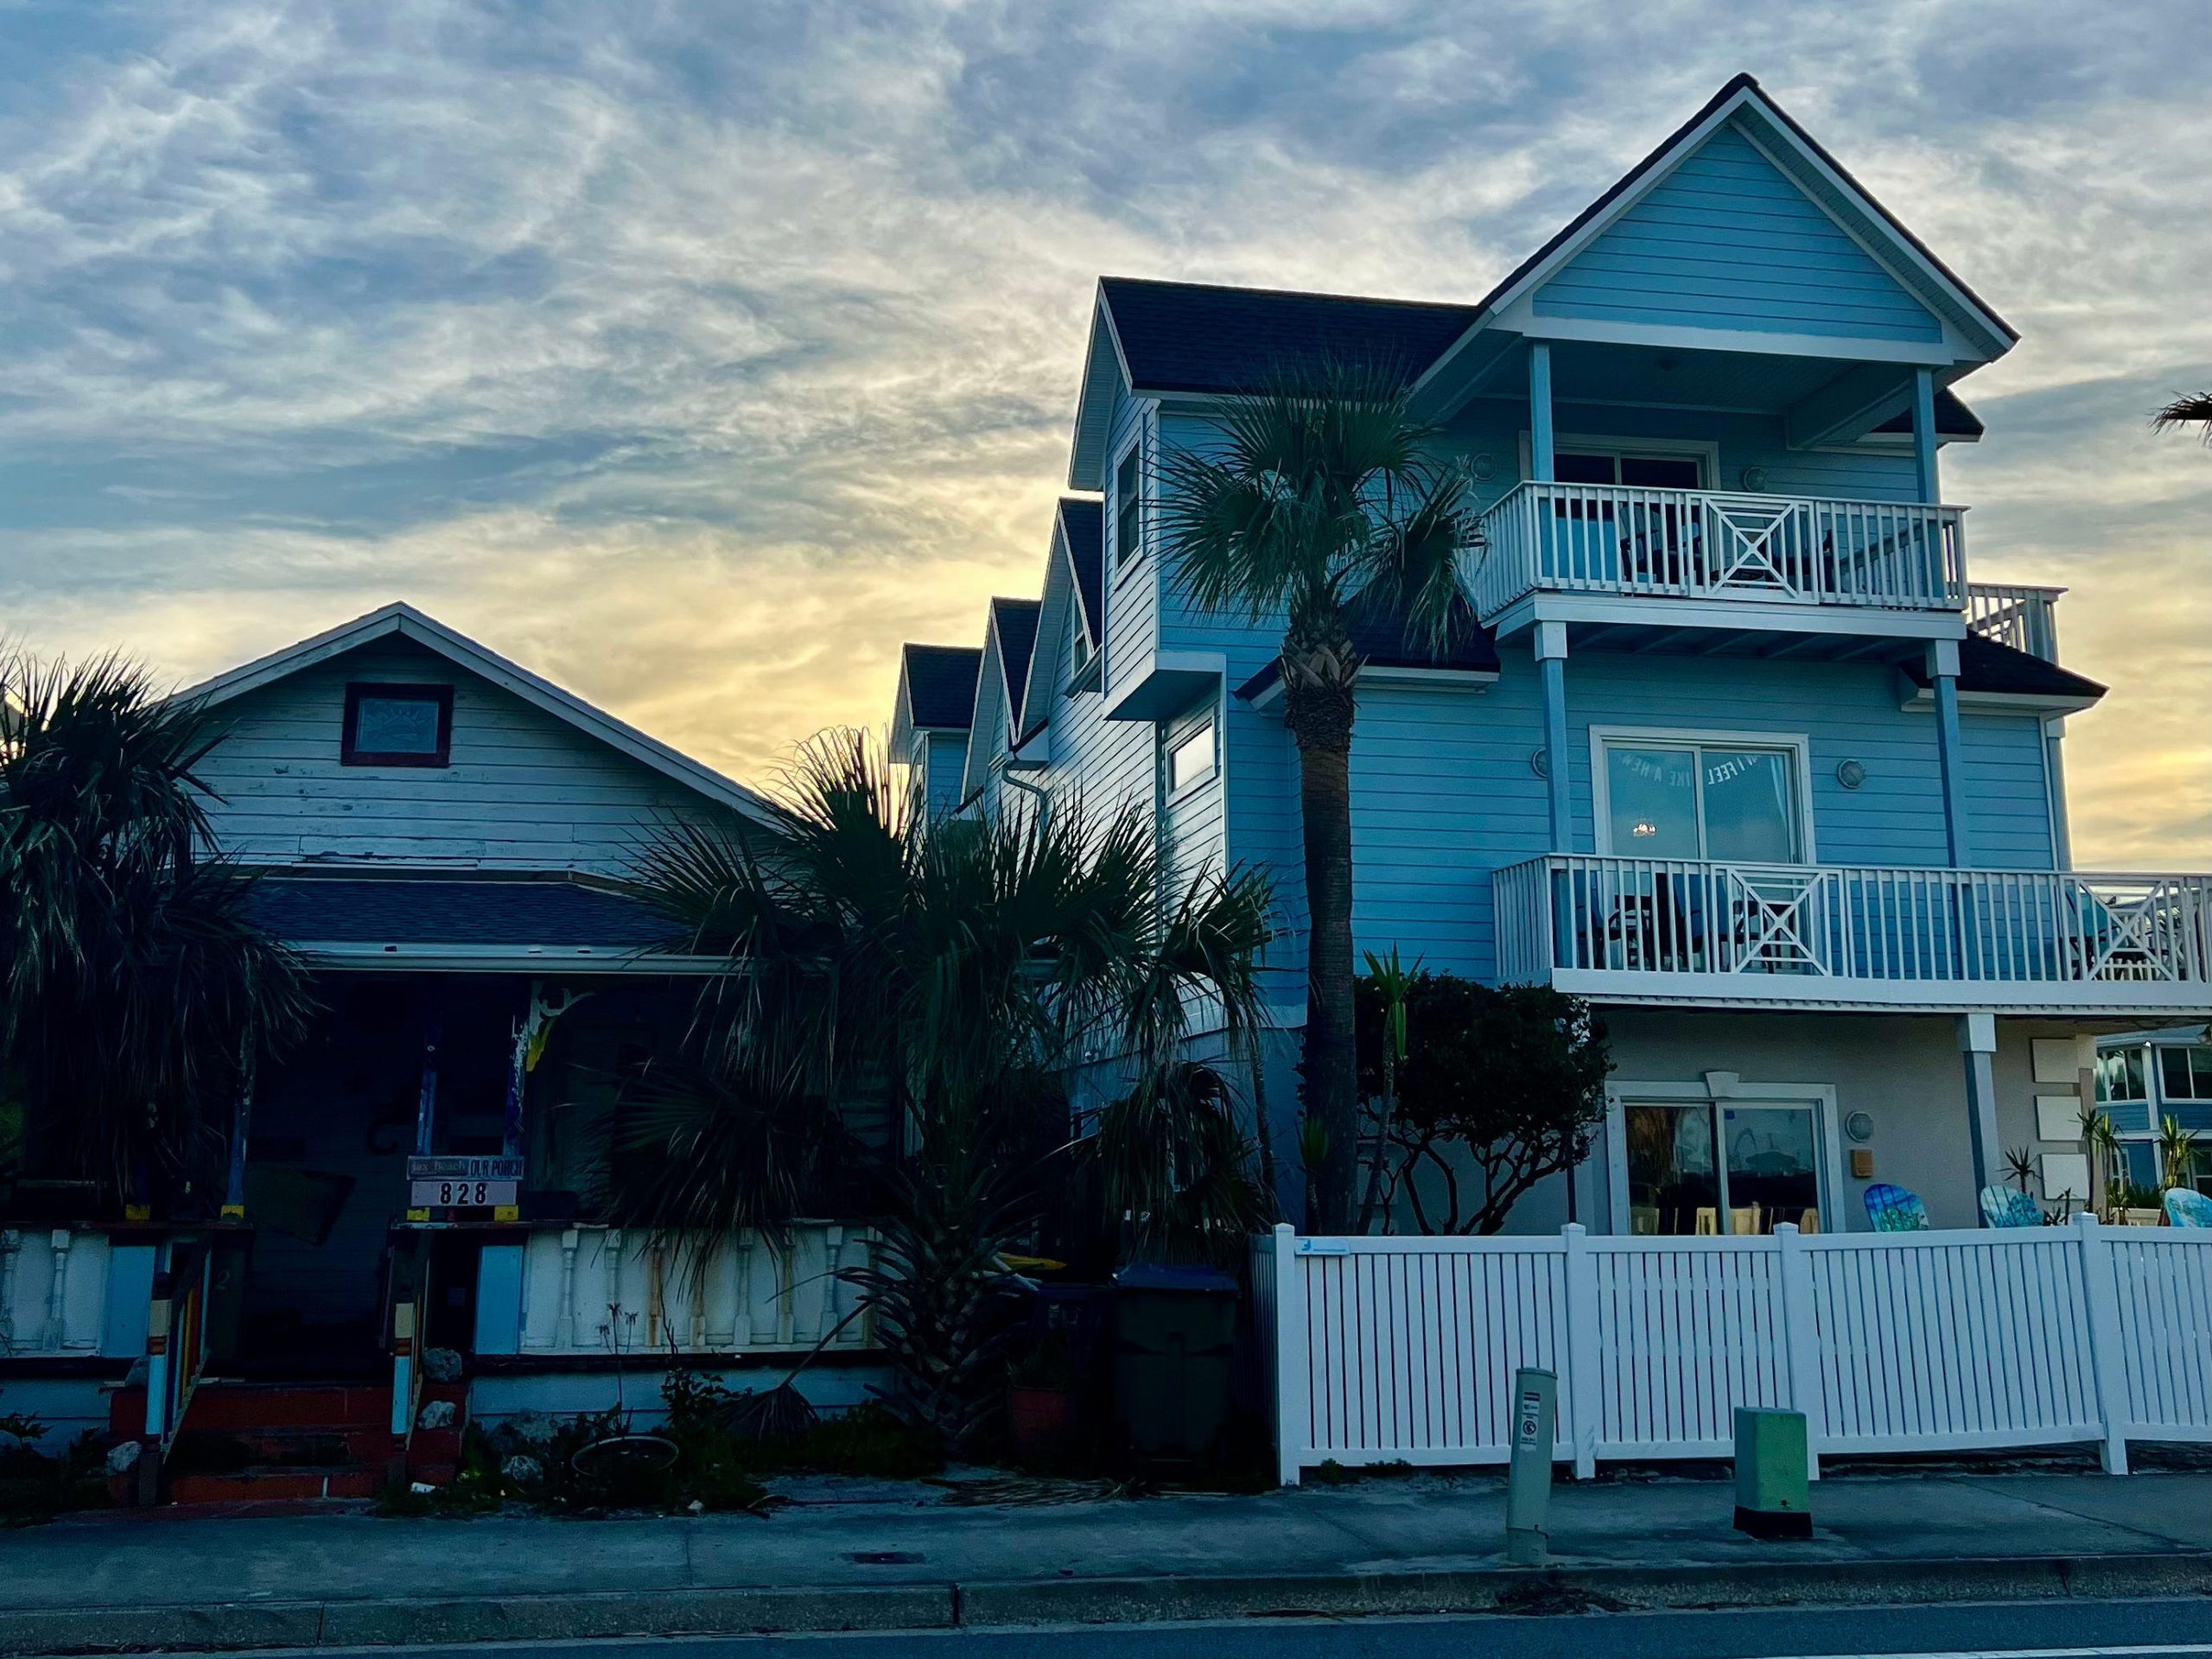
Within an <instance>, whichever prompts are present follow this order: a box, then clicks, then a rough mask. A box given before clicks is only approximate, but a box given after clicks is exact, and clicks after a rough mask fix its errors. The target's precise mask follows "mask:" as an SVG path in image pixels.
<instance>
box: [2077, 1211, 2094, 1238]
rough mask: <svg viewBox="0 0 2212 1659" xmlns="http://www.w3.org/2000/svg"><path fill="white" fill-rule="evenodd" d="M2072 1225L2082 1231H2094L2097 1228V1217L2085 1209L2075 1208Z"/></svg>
mask: <svg viewBox="0 0 2212 1659" xmlns="http://www.w3.org/2000/svg"><path fill="white" fill-rule="evenodd" d="M2074 1225H2075V1228H2076V1229H2078V1230H2080V1231H2082V1232H2085V1233H2094V1231H2096V1230H2097V1218H2096V1217H2095V1216H2094V1215H2093V1214H2091V1213H2090V1212H2089V1211H2087V1210H2076V1211H2075V1212H2074Z"/></svg>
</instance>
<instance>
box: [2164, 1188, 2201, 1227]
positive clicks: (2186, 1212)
mask: <svg viewBox="0 0 2212 1659" xmlns="http://www.w3.org/2000/svg"><path fill="white" fill-rule="evenodd" d="M2166 1225H2167V1226H2169V1227H2212V1198H2206V1197H2205V1196H2204V1195H2203V1194H2202V1192H2190V1190H2189V1189H2188V1188H2187V1187H2185V1186H2170V1187H2168V1188H2167V1189H2166Z"/></svg>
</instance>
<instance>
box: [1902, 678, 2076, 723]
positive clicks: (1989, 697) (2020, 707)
mask: <svg viewBox="0 0 2212 1659" xmlns="http://www.w3.org/2000/svg"><path fill="white" fill-rule="evenodd" d="M1905 684H1906V685H1908V686H1910V687H1911V690H1910V695H1908V696H1904V697H1902V698H1900V699H1898V702H1897V707H1898V708H1899V709H1903V710H1904V712H1905V713H1906V714H1909V715H1932V714H1934V713H1935V712H1936V694H1935V693H1934V692H1933V691H1931V690H1928V689H1927V688H1926V687H1924V686H1919V685H1914V684H1913V683H1912V681H1910V679H1908V680H1906V681H1905ZM2101 701H2102V699H2101V698H2098V697H2063V696H2052V695H2046V694H2044V693H2040V692H2022V691H1961V692H1960V693H1959V707H1960V708H1961V709H1981V710H1982V711H1984V712H1985V713H1987V714H1993V715H2046V716H2048V715H2079V714H2082V713H2085V712H2087V711H2088V710H2089V709H2094V708H2095V707H2096V706H2097V704H2098V703H2099V702H2101Z"/></svg>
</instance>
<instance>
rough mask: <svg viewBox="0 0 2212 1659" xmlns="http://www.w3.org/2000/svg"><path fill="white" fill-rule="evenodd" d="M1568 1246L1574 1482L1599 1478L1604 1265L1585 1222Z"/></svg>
mask: <svg viewBox="0 0 2212 1659" xmlns="http://www.w3.org/2000/svg"><path fill="white" fill-rule="evenodd" d="M1560 1236H1561V1237H1563V1238H1564V1239H1566V1241H1567V1434H1568V1441H1567V1443H1568V1445H1569V1446H1572V1447H1573V1452H1574V1478H1576V1479H1577V1480H1588V1479H1590V1478H1592V1476H1594V1475H1595V1474H1596V1473H1597V1472H1598V1416H1599V1403H1598V1402H1599V1389H1598V1368H1599V1364H1600V1363H1601V1361H1600V1359H1599V1352H1598V1263H1597V1261H1596V1260H1595V1258H1593V1257H1592V1255H1591V1254H1590V1235H1589V1233H1588V1231H1587V1230H1585V1229H1584V1227H1583V1226H1582V1224H1580V1222H1572V1221H1571V1222H1569V1223H1567V1225H1566V1226H1564V1227H1562V1228H1560Z"/></svg>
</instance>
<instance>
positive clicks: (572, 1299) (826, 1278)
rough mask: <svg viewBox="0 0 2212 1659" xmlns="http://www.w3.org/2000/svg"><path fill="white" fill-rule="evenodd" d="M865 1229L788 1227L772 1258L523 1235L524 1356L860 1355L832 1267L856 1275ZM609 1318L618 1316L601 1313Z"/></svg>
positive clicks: (763, 1243) (857, 1327)
mask: <svg viewBox="0 0 2212 1659" xmlns="http://www.w3.org/2000/svg"><path fill="white" fill-rule="evenodd" d="M873 1242H874V1236H873V1235H872V1234H871V1233H870V1232H869V1231H868V1229H867V1228H865V1227H859V1226H853V1225H849V1224H842V1223H838V1222H824V1221H809V1222H798V1223H795V1224H793V1225H792V1226H791V1230H790V1231H789V1233H788V1235H787V1236H786V1237H785V1240H784V1243H783V1245H782V1247H781V1248H779V1245H778V1243H777V1242H776V1241H775V1240H774V1239H772V1238H769V1237H766V1236H763V1235H760V1234H754V1233H745V1234H741V1235H738V1236H734V1237H725V1238H721V1239H716V1240H714V1241H711V1242H709V1243H706V1244H704V1245H702V1246H701V1247H699V1248H696V1249H683V1250H678V1251H671V1250H664V1249H659V1248H657V1247H656V1246H655V1245H654V1243H653V1242H652V1239H651V1238H650V1237H649V1236H647V1235H645V1233H643V1232H639V1231H636V1230H631V1231H628V1232H625V1231H623V1230H620V1229H619V1228H609V1227H570V1228H568V1229H565V1230H560V1231H551V1232H536V1233H532V1234H531V1235H530V1237H529V1240H528V1243H526V1245H525V1246H524V1252H523V1277H522V1337H521V1351H522V1352H523V1353H524V1354H526V1355H527V1354H547V1355H559V1354H576V1355H585V1354H602V1355H603V1354H613V1353H618V1352H619V1353H620V1354H622V1355H625V1356H632V1355H634V1356H637V1357H641V1358H645V1359H648V1360H649V1359H651V1358H652V1357H655V1356H658V1357H662V1358H666V1357H668V1356H669V1355H670V1354H671V1351H673V1352H675V1353H678V1354H685V1355H692V1354H715V1355H732V1354H740V1353H744V1354H756V1353H762V1352H768V1351H784V1352H804V1351H806V1350H809V1349H811V1348H812V1347H814V1345H815V1344H817V1342H820V1341H821V1340H822V1338H823V1337H824V1336H825V1335H828V1334H829V1332H832V1331H833V1330H835V1331H836V1334H835V1335H834V1336H831V1337H830V1340H829V1344H828V1347H829V1351H850V1350H855V1349H861V1348H866V1347H868V1346H869V1345H871V1344H872V1343H873V1341H874V1332H873V1331H872V1330H871V1329H870V1328H869V1321H868V1318H867V1317H866V1316H865V1315H863V1316H862V1317H861V1318H857V1319H850V1320H849V1323H846V1324H845V1325H843V1328H842V1330H837V1329H836V1327H837V1326H838V1325H839V1322H840V1321H841V1320H845V1319H847V1317H848V1316H849V1315H850V1314H851V1313H853V1310H854V1308H855V1306H857V1301H856V1297H855V1291H854V1288H853V1287H852V1286H850V1285H849V1284H846V1283H845V1282H843V1281H841V1280H839V1279H838V1278H836V1272H837V1270H838V1269H839V1268H857V1267H861V1266H862V1265H864V1264H865V1263H866V1262H867V1261H868V1252H869V1249H871V1247H872V1245H873ZM610 1310H615V1311H613V1312H610Z"/></svg>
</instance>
